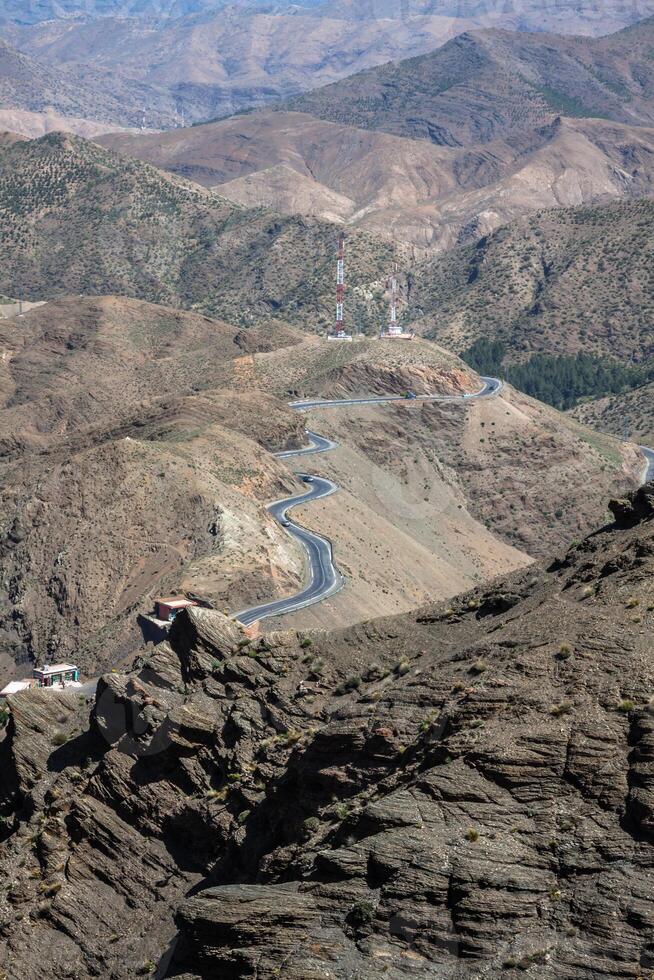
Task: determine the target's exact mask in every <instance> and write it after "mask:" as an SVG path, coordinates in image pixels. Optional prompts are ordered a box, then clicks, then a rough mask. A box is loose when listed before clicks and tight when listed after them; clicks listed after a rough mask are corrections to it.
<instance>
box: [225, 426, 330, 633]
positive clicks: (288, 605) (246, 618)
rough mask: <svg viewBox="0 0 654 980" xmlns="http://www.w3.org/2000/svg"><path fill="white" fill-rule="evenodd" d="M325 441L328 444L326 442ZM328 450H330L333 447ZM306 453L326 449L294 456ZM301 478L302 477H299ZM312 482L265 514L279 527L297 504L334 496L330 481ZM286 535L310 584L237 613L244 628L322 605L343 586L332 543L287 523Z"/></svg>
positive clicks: (305, 451)
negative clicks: (302, 559)
mask: <svg viewBox="0 0 654 980" xmlns="http://www.w3.org/2000/svg"><path fill="white" fill-rule="evenodd" d="M325 441H327V440H325ZM333 445H334V444H333V443H332V446H330V448H332V447H333ZM309 452H327V450H326V449H307V450H300V451H299V452H298V453H297V455H306V454H307V453H309ZM298 475H299V476H300V477H302V475H303V474H298ZM311 480H312V482H311V483H310V484H308V487H309V490H308V493H301V494H299V495H298V496H296V497H287V498H286V500H278V501H277V502H276V503H274V504H268V507H267V510H268V511H270V513H271V514H272V515H273V517H274V518H275V519H276V520H277V521H279V523H280V524H281V523H282V522H283V521H287V520H289V518H288V517H287V514H288V511H289V510H291V508H292V507H297V506H298V505H299V504H306V503H308V502H309V501H310V500H322V498H323V497H329V496H331V494H333V493H336V492H337V490H338V487H337V486H336V484H335V483H332V481H331V480H323V479H322V477H319V476H314V477H311ZM286 530H288V532H289V534H292V535H293V537H294V538H297V540H298V541H300V542H301V543H302V545H303V546H304V549H305V551H306V553H307V557H308V559H309V584H308V585H307V586H306V587H305V588H304V589H302V591H301V592H298V593H297V595H294V596H291V598H289V599H277V600H276V601H274V602H267V603H265V604H264V605H263V606H255V607H254V608H253V609H247V610H244V611H243V612H240V613H236V615H235V617H234V618H235V619H238V621H239V622H240V623H242V624H243V625H244V626H252V624H253V623H257V622H258V621H259V620H260V619H269V618H270V616H281V615H282V614H286V613H291V612H296V611H297V610H298V609H304V608H305V607H306V606H311V605H313V604H314V602H322V600H323V599H326V598H327V597H328V596H330V595H335V594H336V593H337V592H339V591H340V590H341V589H342V588H343V585H344V579H343V576H342V575H341V574H340V572H339V571H338V569H337V568H336V566H335V565H334V556H333V554H332V546H331V542H330V541H328V540H327V538H323V537H322V536H321V535H320V534H316V533H315V532H314V531H309V530H307V528H305V527H302V526H301V525H300V524H295V523H293V522H292V521H291V522H290V524H289V526H288V528H286Z"/></svg>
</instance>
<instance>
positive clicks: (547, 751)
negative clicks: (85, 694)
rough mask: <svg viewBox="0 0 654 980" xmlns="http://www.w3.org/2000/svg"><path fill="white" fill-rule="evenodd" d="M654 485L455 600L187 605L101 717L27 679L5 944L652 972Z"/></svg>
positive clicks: (134, 957)
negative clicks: (343, 611) (413, 608)
mask: <svg viewBox="0 0 654 980" xmlns="http://www.w3.org/2000/svg"><path fill="white" fill-rule="evenodd" d="M652 500H653V496H652V491H651V486H650V487H647V488H645V489H644V490H641V491H639V492H638V493H636V494H635V495H633V496H632V497H631V498H630V499H627V500H624V501H620V502H619V503H616V504H615V505H614V508H613V509H614V513H615V514H616V516H617V517H618V521H617V522H616V523H615V524H613V525H611V526H607V527H605V528H602V529H601V530H599V531H597V532H596V533H595V534H593V535H591V536H590V537H589V538H587V539H585V540H584V541H582V542H581V543H580V544H578V545H576V546H575V547H574V548H573V549H572V550H571V551H570V552H569V553H568V554H567V555H565V556H562V557H561V558H559V559H558V560H557V561H555V562H553V563H551V564H550V565H549V567H547V568H545V567H544V566H533V567H531V568H529V569H528V570H527V571H525V572H522V573H520V574H518V575H514V576H513V577H512V578H511V579H509V580H507V581H504V582H502V583H498V584H497V585H495V586H493V587H492V588H490V589H487V590H478V591H477V592H474V593H469V594H467V595H465V596H462V597H460V598H459V599H457V600H455V601H454V602H453V603H452V604H451V605H450V606H448V607H447V608H445V607H443V606H440V607H432V608H427V609H424V610H421V611H420V612H419V613H418V614H416V615H412V616H402V617H396V618H393V619H386V620H378V621H375V622H373V623H368V624H363V625H360V626H357V627H354V628H350V629H346V630H342V631H339V632H335V633H331V634H312V635H309V634H304V635H303V634H298V633H296V632H292V631H286V632H281V633H273V634H269V635H267V636H263V637H261V638H258V639H251V638H249V637H247V636H245V635H244V634H242V633H241V631H240V630H239V629H238V628H237V627H236V626H235V625H234V623H232V622H230V621H228V620H227V619H225V618H224V617H223V616H222V615H221V614H220V613H218V612H213V611H209V610H204V609H193V610H190V611H189V612H188V613H186V614H184V615H182V616H180V617H179V618H178V619H177V620H176V622H175V624H174V627H173V629H172V631H171V635H170V642H169V643H164V644H163V645H162V646H160V647H158V648H156V649H155V650H154V651H153V650H146V651H145V652H144V654H143V655H142V656H141V658H140V660H139V662H138V664H137V665H135V667H134V669H132V670H131V671H129V672H127V673H124V674H117V673H113V674H109V675H106V676H105V677H104V678H103V679H102V680H101V681H100V682H99V684H98V690H97V695H96V697H95V699H94V701H93V703H92V704H91V705H90V708H91V711H90V723H87V722H88V721H89V706H87V704H86V703H81V701H80V699H79V698H78V697H77V696H70V695H66V697H65V698H64V697H57V696H55V697H54V698H51V699H48V695H46V694H43V693H41V694H38V693H37V694H36V695H35V694H34V693H30V692H28V693H26V694H23V695H20V696H18V697H16V698H15V699H13V702H12V710H11V718H10V720H9V724H8V728H7V731H6V735H5V738H4V741H3V742H2V743H0V752H1V753H2V755H1V758H0V764H1V765H2V772H3V774H5V775H6V776H7V781H6V787H7V788H6V789H5V790H4V793H3V799H2V806H3V810H2V813H3V815H4V821H3V832H4V836H5V840H4V843H3V844H2V845H1V846H0V869H1V871H2V875H3V880H4V881H5V883H6V886H7V887H6V890H5V891H4V892H3V897H2V904H3V911H4V913H5V914H4V915H3V925H2V926H1V927H0V930H1V931H0V937H1V940H2V945H1V947H0V950H1V952H0V968H2V969H4V970H5V971H6V972H7V973H8V975H9V976H14V974H15V975H17V976H30V977H34V978H35V980H39V978H45V977H48V978H51V977H53V976H55V977H59V976H61V977H73V976H74V977H80V978H81V977H90V976H103V977H104V976H106V977H111V978H115V980H122V978H127V977H133V976H139V975H143V976H145V975H149V974H152V975H154V974H155V972H156V975H158V976H161V977H163V976H170V977H177V978H184V980H197V978H200V977H201V978H236V977H243V978H245V977H258V978H268V977H270V978H272V977H277V976H284V977H286V978H290V980H314V978H315V980H318V978H323V977H331V978H337V980H341V978H342V980H345V978H351V977H357V978H360V980H373V978H376V977H378V976H380V975H383V976H388V977H394V978H398V980H400V978H402V977H408V976H411V977H414V976H416V977H420V976H424V977H430V978H431V977H462V978H463V977H478V976H498V975H502V976H507V977H512V976H516V977H517V976H531V977H538V978H542V977H546V978H548V977H552V978H553V977H561V976H564V977H566V978H571V980H591V978H592V980H596V978H605V980H609V978H611V980H613V978H624V977H637V976H642V977H646V976H649V974H650V973H651V972H652V969H653V968H654V944H653V943H652V939H651V936H652V926H653V925H654V900H653V898H652V895H653V892H652V841H653V838H654V791H653V786H654V711H653V710H652V706H651V698H652V695H653V694H654V690H653V688H654V664H653V663H652V659H651V640H650V637H651V628H652V618H653V616H654V594H653V593H652V586H651V580H652V570H653V567H654V521H653V517H654V507H653V505H652ZM83 700H84V699H82V701H83ZM53 743H54V744H53ZM32 926H33V927H32Z"/></svg>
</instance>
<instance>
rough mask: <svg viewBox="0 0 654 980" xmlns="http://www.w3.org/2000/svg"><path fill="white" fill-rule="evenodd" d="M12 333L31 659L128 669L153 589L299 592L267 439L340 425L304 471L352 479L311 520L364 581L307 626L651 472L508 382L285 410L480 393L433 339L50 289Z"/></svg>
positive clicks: (400, 604)
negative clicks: (345, 335)
mask: <svg viewBox="0 0 654 980" xmlns="http://www.w3.org/2000/svg"><path fill="white" fill-rule="evenodd" d="M1 334H2V347H3V350H2V355H3V356H2V361H1V363H2V365H3V375H2V391H3V396H4V407H3V409H2V412H1V417H2V432H3V442H2V444H1V450H2V457H1V459H2V464H1V468H2V478H3V494H2V498H1V499H0V526H1V527H2V528H3V537H2V541H1V542H0V566H1V570H2V576H1V578H2V581H3V582H4V583H6V584H5V587H4V591H3V592H2V598H1V600H0V628H1V629H2V630H3V633H2V637H3V648H4V649H5V651H6V652H7V653H8V654H10V655H11V657H12V658H13V659H14V660H16V661H18V662H19V663H20V664H21V665H22V664H24V663H25V660H26V659H27V658H33V657H40V658H43V657H48V658H51V657H52V656H53V655H56V656H59V657H72V656H74V657H75V658H76V662H79V663H80V664H81V666H82V667H83V669H84V670H85V671H88V672H92V671H93V670H96V669H98V667H100V668H103V667H106V666H108V665H110V664H114V663H115V662H116V660H117V658H119V657H120V656H121V655H122V654H124V653H126V652H129V651H130V650H133V649H134V648H135V645H136V644H137V642H138V633H137V624H136V616H137V614H138V613H143V612H147V611H149V608H150V605H151V601H152V597H153V595H154V594H155V592H158V591H162V590H164V591H169V590H171V589H173V590H180V589H181V590H188V591H191V592H193V593H196V594H201V595H202V596H204V597H205V598H206V599H207V600H209V601H210V602H211V603H213V604H214V605H215V606H216V607H217V608H219V609H225V608H226V609H229V610H230V611H232V612H233V611H236V610H238V609H241V608H244V607H246V606H249V605H253V604H255V603H257V602H260V601H264V600H265V599H267V598H272V597H275V596H282V595H289V594H292V593H293V592H294V591H297V589H298V586H299V583H300V581H301V580H303V578H304V574H305V573H304V569H303V559H302V554H301V552H300V551H299V549H298V547H297V545H296V544H295V543H294V541H293V540H292V539H291V538H290V537H289V536H287V535H286V534H285V533H283V532H282V530H281V529H280V528H279V527H278V525H276V524H275V523H274V522H273V521H272V520H271V519H270V518H269V516H268V515H267V514H266V512H265V511H264V506H263V505H264V504H265V503H266V502H268V501H270V500H273V499H279V498H280V497H284V496H288V495H290V494H292V493H293V492H295V491H296V490H297V488H299V486H300V484H299V483H298V482H297V480H296V479H295V478H294V476H293V472H292V470H293V468H294V466H293V464H292V463H291V465H290V466H289V465H288V464H287V463H285V462H282V461H279V460H275V459H273V458H272V457H271V456H270V451H271V450H277V449H285V448H289V447H292V446H299V445H302V444H303V443H304V441H305V434H304V428H305V425H307V424H309V425H310V426H313V427H315V429H316V430H317V431H318V432H323V431H324V432H325V433H326V434H332V436H333V437H334V438H335V439H336V440H337V441H338V443H339V449H337V450H335V451H334V452H333V453H330V454H328V455H326V456H325V457H323V458H315V459H312V460H311V465H312V467H313V466H315V468H316V471H317V472H321V471H323V472H324V473H325V475H327V476H331V477H332V478H333V479H335V481H336V482H337V483H338V484H339V486H340V487H341V491H340V493H339V494H337V495H336V496H335V497H334V498H332V499H330V500H329V501H327V502H326V503H325V504H324V505H323V504H316V505H315V506H313V507H312V508H311V509H307V511H306V513H303V514H302V515H301V519H302V520H304V521H305V522H306V523H307V524H308V526H309V527H314V528H316V529H324V530H326V531H327V533H329V534H330V536H332V537H333V539H334V542H335V547H336V550H337V561H338V563H339V566H340V567H341V568H342V570H343V572H344V573H345V574H346V575H347V576H348V580H349V581H348V585H347V588H346V589H345V590H344V591H343V593H342V594H341V595H339V596H337V597H335V598H333V599H332V600H330V601H329V602H328V603H325V604H323V605H321V606H320V607H316V609H315V610H310V611H308V612H307V613H306V614H303V618H302V620H301V622H302V624H303V625H307V624H313V623H319V624H323V625H329V624H334V623H343V622H350V623H351V622H356V621H359V620H361V619H363V618H365V617H366V616H370V615H372V614H375V613H380V612H384V611H386V612H388V611H389V610H396V611H406V610H409V609H412V608H415V607H416V605H419V604H420V603H422V602H424V601H425V600H426V599H427V598H428V597H429V596H434V595H438V596H441V597H446V596H449V595H451V594H452V593H453V592H455V591H457V590H459V589H463V588H468V587H470V586H471V585H474V584H477V583H479V582H481V581H486V580H488V579H489V578H491V577H493V576H495V575H497V574H500V573H502V572H506V571H507V570H509V569H513V568H516V567H519V566H521V565H523V564H524V563H525V562H527V561H529V557H528V555H526V554H525V551H528V552H530V553H531V554H532V555H536V554H541V553H542V551H543V550H544V549H546V548H548V547H553V546H558V545H559V544H560V542H561V541H562V540H563V539H564V538H565V537H566V536H567V535H572V534H577V535H578V534H579V533H582V532H583V531H584V530H586V529H587V527H588V526H589V523H590V521H591V513H592V510H593V509H594V508H599V507H602V506H603V505H604V504H605V503H606V500H607V499H608V498H609V496H611V495H612V494H614V493H615V492H616V491H617V492H623V491H624V489H625V488H628V487H630V486H633V485H634V484H635V483H636V482H637V480H638V479H639V477H640V474H641V471H642V459H641V458H640V457H639V456H638V455H637V453H636V452H635V450H634V449H633V447H628V446H621V445H620V443H618V442H617V441H615V440H612V439H610V438H607V437H601V436H593V435H592V434H591V433H590V432H588V431H587V430H583V429H582V428H581V427H579V426H575V425H574V423H572V422H569V421H568V420H567V419H565V417H563V416H559V415H558V414H557V413H555V412H553V411H551V410H547V409H544V408H542V407H540V406H538V405H536V404H534V403H533V402H530V401H529V400H527V399H524V398H520V397H519V396H517V395H516V394H514V393H512V392H509V391H508V390H507V392H506V393H505V394H504V395H503V396H502V397H501V398H497V399H491V400H489V402H488V403H481V404H480V405H476V404H473V403H468V404H466V402H464V401H462V402H460V403H458V404H451V405H434V406H431V405H426V406H421V405H419V404H416V405H415V406H414V405H411V404H407V405H400V406H395V407H394V406H380V407H375V408H367V409H362V410H361V411H358V410H357V411H354V410H353V411H352V412H348V413H347V414H342V412H338V411H337V414H336V415H331V414H330V413H329V412H322V413H314V414H313V415H312V416H311V417H310V418H307V417H305V416H302V415H300V414H298V413H295V412H291V411H290V410H289V409H288V408H287V406H286V405H285V404H284V403H285V401H286V400H288V398H289V396H290V394H291V393H294V394H296V393H297V394H307V395H314V396H315V395H332V396H337V397H338V396H343V395H347V394H356V395H359V394H367V393H372V392H380V393H384V392H387V391H395V392H398V393H403V392H404V391H406V389H407V388H413V389H414V390H416V391H441V392H443V393H461V392H464V391H474V390H477V389H478V388H479V385H480V382H479V380H478V379H477V378H476V377H475V376H474V375H473V374H471V373H470V372H469V371H467V370H466V369H465V367H464V365H462V364H461V362H460V361H458V359H457V358H456V357H454V356H453V355H451V354H448V353H446V352H445V351H443V350H442V349H440V348H438V347H437V346H436V345H435V344H433V343H431V342H426V341H414V342H413V343H409V344H404V345H402V344H401V345H400V346H399V347H394V346H393V345H392V344H389V343H386V342H382V341H373V340H368V341H359V342H355V343H352V344H342V345H334V344H330V343H328V342H326V341H323V340H319V339H318V338H314V337H306V336H305V335H300V334H298V333H295V332H294V331H291V330H289V329H288V328H287V329H286V330H284V329H280V328H279V326H277V325H276V326H275V328H274V329H273V330H271V329H269V328H268V327H266V325H262V326H261V328H255V329H252V328H251V329H248V330H246V331H239V330H238V329H236V328H230V327H228V326H227V325H226V324H224V323H220V322H217V321H214V320H210V319H208V318H206V317H204V316H201V315H199V314H191V313H182V312H180V311H177V310H174V309H170V308H162V307H155V306H151V305H149V304H146V303H142V302H137V301H133V300H124V299H118V298H115V297H104V298H94V299H80V298H74V299H67V300H60V301H57V302H54V303H50V304H46V305H45V306H42V307H39V308H37V309H35V310H32V311H30V312H29V313H28V314H26V315H25V316H24V317H23V318H20V319H17V318H15V319H13V320H7V321H5V322H4V324H3V326H2V331H1ZM264 392H265V394H264ZM544 464H547V473H548V475H547V478H543V477H542V476H535V474H537V473H538V471H539V467H542V466H543V465H544ZM306 465H307V463H306V460H302V461H301V466H302V467H306ZM588 486H591V487H592V492H589V491H588V489H587V488H588ZM507 488H508V489H507ZM2 666H3V670H5V671H6V672H7V673H8V668H9V666H10V665H9V662H8V661H7V662H5V663H4V664H3V665H2ZM22 669H23V670H24V667H23V668H22Z"/></svg>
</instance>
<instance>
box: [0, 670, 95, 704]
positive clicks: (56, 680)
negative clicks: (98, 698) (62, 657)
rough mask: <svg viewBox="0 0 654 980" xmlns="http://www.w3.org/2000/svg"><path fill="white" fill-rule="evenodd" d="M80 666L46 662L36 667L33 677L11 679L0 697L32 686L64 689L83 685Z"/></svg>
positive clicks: (55, 689) (53, 689) (17, 692)
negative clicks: (80, 679)
mask: <svg viewBox="0 0 654 980" xmlns="http://www.w3.org/2000/svg"><path fill="white" fill-rule="evenodd" d="M81 686H82V685H81V684H80V681H79V667H76V666H75V664H45V665H44V666H43V667H35V668H34V670H33V671H32V676H31V677H23V678H22V679H21V680H19V681H11V682H10V683H9V684H7V686H6V687H3V689H2V690H1V691H0V698H7V697H9V696H10V695H11V694H19V693H20V691H26V690H28V689H29V688H30V687H43V688H46V689H47V690H49V691H64V690H67V689H68V688H69V687H81Z"/></svg>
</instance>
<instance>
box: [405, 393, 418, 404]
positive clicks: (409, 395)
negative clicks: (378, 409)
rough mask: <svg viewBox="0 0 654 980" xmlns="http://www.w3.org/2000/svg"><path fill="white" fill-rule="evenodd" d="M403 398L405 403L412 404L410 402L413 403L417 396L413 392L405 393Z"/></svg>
mask: <svg viewBox="0 0 654 980" xmlns="http://www.w3.org/2000/svg"><path fill="white" fill-rule="evenodd" d="M404 397H405V398H406V400H407V401H410V402H412V401H415V399H416V398H417V397H418V396H417V395H416V393H415V391H407V393H406V395H405V396H404Z"/></svg>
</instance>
